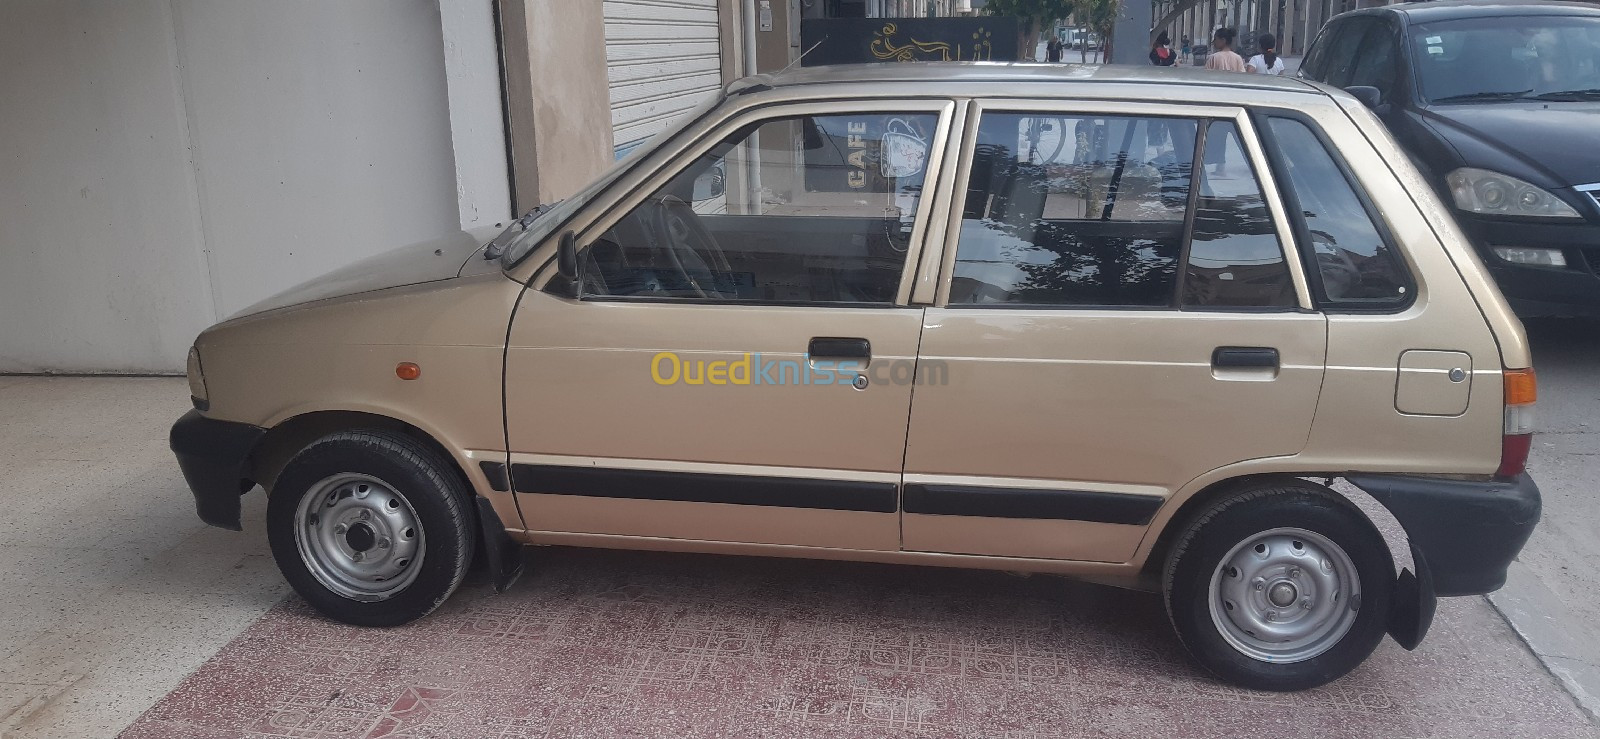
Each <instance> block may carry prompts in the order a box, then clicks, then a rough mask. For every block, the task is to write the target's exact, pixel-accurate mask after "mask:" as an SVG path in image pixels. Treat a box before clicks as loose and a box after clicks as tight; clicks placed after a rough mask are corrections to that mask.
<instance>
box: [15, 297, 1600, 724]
mask: <svg viewBox="0 0 1600 739" xmlns="http://www.w3.org/2000/svg"><path fill="white" fill-rule="evenodd" d="M1596 328H1597V327H1596V325H1595V324H1567V323H1555V324H1535V325H1534V326H1533V327H1532V332H1533V335H1534V340H1535V348H1536V358H1537V362H1538V366H1539V371H1540V375H1541V392H1542V395H1543V398H1542V402H1541V413H1543V423H1542V424H1541V425H1542V426H1543V427H1544V428H1546V429H1548V430H1550V431H1552V433H1547V434H1545V435H1544V436H1542V437H1541V438H1540V441H1539V444H1538V447H1537V449H1536V452H1535V458H1534V463H1533V469H1534V471H1535V474H1536V475H1537V476H1538V479H1540V481H1541V483H1542V487H1543V488H1544V491H1545V496H1546V497H1545V500H1546V514H1545V521H1544V523H1543V524H1542V525H1541V527H1540V529H1539V531H1538V533H1537V534H1535V538H1534V540H1533V542H1531V543H1530V545H1529V547H1528V549H1527V551H1526V553H1525V556H1524V557H1523V561H1522V562H1521V563H1520V564H1519V565H1518V570H1517V571H1516V572H1514V574H1513V578H1512V582H1511V586H1510V587H1508V588H1507V589H1506V590H1505V591H1502V593H1500V594H1497V595H1496V596H1495V601H1496V604H1497V605H1499V606H1500V608H1502V609H1503V610H1505V611H1506V612H1507V613H1508V614H1510V615H1511V617H1512V619H1513V623H1514V624H1515V626H1516V629H1517V630H1516V631H1515V632H1514V631H1513V630H1512V629H1511V628H1508V627H1507V625H1506V623H1505V621H1504V620H1503V619H1502V618H1501V616H1500V614H1499V613H1497V612H1496V611H1495V610H1494V608H1492V607H1491V606H1490V605H1489V603H1488V602H1486V601H1485V600H1484V599H1481V598H1467V599H1452V600H1447V601H1445V602H1443V603H1442V604H1441V612H1440V618H1439V621H1438V622H1437V624H1436V626H1435V629H1434V632H1433V634H1432V635H1431V636H1430V637H1429V639H1428V641H1427V642H1426V643H1425V644H1424V646H1423V647H1422V649H1421V650H1419V651H1418V652H1415V653H1407V652H1405V651H1403V650H1400V649H1399V648H1397V647H1395V646H1394V645H1393V644H1392V643H1386V644H1385V645H1384V646H1383V647H1382V648H1381V649H1380V650H1379V652H1378V654H1376V655H1375V656H1374V657H1373V659H1372V660H1371V661H1370V662H1369V663H1368V664H1367V665H1366V666H1364V667H1363V668H1362V669H1361V670H1360V671H1358V672H1357V673H1355V674H1354V675H1352V676H1350V677H1349V678H1347V679H1345V680H1341V681H1339V682H1337V683H1335V684H1333V685H1331V686H1329V687H1328V688H1327V689H1324V690H1319V691H1312V692H1309V693H1304V694H1299V695H1291V696H1282V695H1271V694H1256V693H1248V692H1242V691H1237V690H1233V689H1230V688H1227V687H1225V686H1222V685H1220V684H1218V683H1216V682H1214V681H1212V680H1210V679H1209V678H1206V677H1204V676H1202V675H1200V674H1197V673H1196V671H1195V669H1194V668H1193V667H1192V666H1191V665H1190V664H1189V663H1188V662H1187V661H1186V660H1185V659H1184V658H1183V656H1182V654H1181V650H1180V649H1179V648H1178V647H1177V645H1176V643H1175V642H1174V641H1173V638H1172V636H1171V633H1170V629H1169V628H1168V626H1167V624H1166V622H1165V620H1164V617H1163V615H1162V613H1161V609H1160V604H1159V601H1158V600H1156V599H1155V598H1153V597H1150V596H1146V595H1140V594H1134V593H1125V592H1121V591H1116V590H1112V589H1107V588H1100V587H1095V586H1088V585H1075V584H1069V583H1064V582H1062V581H1060V580H1056V579H1053V578H1046V577H1035V578H1026V579H1024V578H1017V577H1012V576H1009V575H1004V574H999V573H983V572H960V571H945V570H934V569H919V568H899V567H884V566H873V565H857V564H847V563H813V562H797V561H783V560H758V559H736V558H718V557H702V556H693V555H659V554H629V553H606V552H585V551H577V550H541V551H540V552H537V553H534V555H533V557H534V559H533V560H532V563H531V567H532V572H531V574H530V575H529V576H528V577H527V578H525V579H524V581H523V582H522V583H520V584H519V585H518V586H517V587H516V588H515V589H514V590H513V592H511V593H509V594H507V595H503V596H492V595H489V594H488V593H487V588H486V587H485V586H483V585H482V584H471V585H469V586H468V587H467V588H465V590H464V591H463V593H462V594H461V595H459V596H458V597H457V598H455V599H454V600H452V601H451V602H450V603H449V604H447V606H446V607H445V609H443V610H442V611H441V612H440V613H439V614H437V615H435V616H434V617H431V618H429V619H427V620H425V621H423V622H422V623H420V624H417V625H414V626H412V627H407V628H402V629H393V630H386V631H380V630H361V629H351V628H347V627H343V626H338V625H335V624H332V623H329V622H327V621H324V620H322V619H320V618H318V617H316V616H315V615H312V614H309V613H307V612H306V611H305V609H304V607H303V606H302V605H301V604H300V603H299V601H298V600H297V599H295V598H292V597H290V598H288V599H286V600H285V599H284V598H283V596H284V594H285V593H286V589H285V587H284V586H283V584H282V580H281V578H280V577H279V575H278V574H277V572H276V570H275V569H274V567H273V566H272V563H271V560H270V557H269V556H267V554H266V547H265V542H264V540H263V539H262V537H261V532H260V527H259V526H252V527H250V530H248V531H247V532H245V533H243V534H238V533H233V532H227V531H221V530H217V529H211V528H208V527H205V526H204V525H202V524H200V523H199V522H198V521H197V520H195V519H194V518H193V513H192V509H191V501H190V499H189V497H188V493H187V491H186V490H185V489H184V487H183V484H182V481H181V479H180V476H179V474H178V471H177V469H176V467H175V466H174V465H173V463H172V461H171V457H170V454H169V453H168V452H167V450H166V445H165V437H166V429H167V426H168V425H169V424H170V422H171V420H172V419H173V418H174V417H175V416H176V415H177V414H178V413H180V412H181V411H182V410H183V408H184V407H185V405H186V403H187V398H186V394H187V393H186V390H185V387H184V384H183V382H182V380H179V379H82V378H16V377H0V510H4V511H6V512H7V515H5V516H4V517H3V518H0V587H3V588H4V592H5V594H6V596H7V597H5V598H4V599H3V600H0V624H3V625H4V628H3V629H0V736H5V737H12V736H15V737H45V736H63V737H82V736H109V735H112V734H114V733H116V732H117V731H118V730H119V729H121V728H123V727H127V726H129V724H130V723H133V722H135V719H138V721H137V722H136V723H133V725H132V727H131V728H129V729H128V736H132V737H146V736H161V737H169V736H170V737H179V736H207V737H210V736H240V735H252V736H281V737H333V736H369V735H370V736H378V735H409V736H449V735H463V734H465V735H480V734H481V735H490V736H493V735H504V736H547V735H548V736H566V735H582V734H589V735H597V736H599V735H628V734H635V735H641V734H647V735H653V734H662V733H668V732H671V733H677V734H681V735H683V736H714V735H719V734H725V735H739V736H746V735H756V734H766V735H773V736H824V735H826V736H850V735H856V736H881V735H885V734H899V735H927V736H948V735H955V734H969V735H985V736H1004V737H1017V738H1019V739H1020V738H1022V737H1048V736H1077V735H1093V734H1095V733H1096V732H1099V733H1103V734H1122V733H1132V732H1138V733H1141V734H1148V733H1166V734H1172V735H1179V736H1209V735H1238V734H1244V733H1256V734H1271V733H1278V734H1281V733H1291V732H1292V733H1317V734H1347V735H1353V736H1359V735H1374V734H1379V735H1385V736H1461V735H1489V734H1496V735H1528V734H1539V735H1551V736H1578V735H1585V736H1587V735H1592V734H1591V732H1592V730H1593V729H1592V725H1591V724H1590V723H1588V721H1587V719H1586V717H1585V716H1584V715H1583V714H1582V713H1581V712H1580V711H1579V709H1578V708H1577V707H1576V706H1575V704H1574V703H1573V701H1572V700H1571V699H1570V698H1569V697H1568V696H1567V695H1566V694H1565V693H1564V692H1563V691H1561V690H1560V688H1559V687H1558V685H1557V682H1556V679H1554V678H1552V676H1551V674H1550V673H1549V672H1548V671H1546V669H1545V668H1544V667H1542V666H1541V664H1540V661H1539V660H1540V659H1542V660H1543V661H1544V662H1545V663H1546V664H1548V665H1549V667H1550V668H1551V669H1552V670H1554V671H1555V672H1556V674H1557V675H1558V676H1560V677H1561V678H1562V679H1564V680H1565V681H1566V682H1567V684H1568V686H1569V687H1570V689H1572V690H1575V691H1579V692H1582V691H1584V690H1586V687H1585V686H1586V685H1588V686H1593V685H1594V683H1592V682H1589V683H1586V682H1585V680H1591V679H1593V678H1594V676H1595V673H1596V672H1600V670H1596V668H1595V666H1596V665H1600V655H1597V654H1596V653H1595V650H1597V649H1600V646H1596V645H1600V638H1597V637H1600V633H1597V632H1600V627H1597V624H1600V588H1597V586H1600V575H1596V574H1595V570H1594V568H1590V567H1586V566H1584V564H1583V563H1584V562H1587V561H1593V557H1594V555H1597V554H1600V537H1596V531H1597V518H1600V516H1597V513H1596V511H1600V503H1597V502H1596V501H1595V499H1594V497H1593V495H1594V493H1593V488H1594V486H1595V480H1596V479H1600V445H1597V444H1596V441H1597V440H1600V439H1597V438H1596V436H1595V433H1596V431H1595V429H1592V428H1591V426H1590V425H1600V370H1597V368H1600V331H1597V330H1596ZM1586 424H1589V425H1586ZM245 516H246V520H247V521H259V520H260V519H261V516H262V500H261V496H260V495H259V494H255V495H251V496H248V497H247V498H246V511H245ZM275 604H276V605H275ZM263 616H264V617H263ZM1519 633H1520V636H1521V637H1523V638H1526V639H1527V641H1528V642H1529V643H1531V644H1532V645H1533V647H1534V649H1535V650H1536V651H1537V652H1539V655H1538V657H1537V658H1536V657H1535V655H1533V654H1530V653H1529V651H1528V650H1527V649H1526V648H1525V647H1524V645H1523V643H1522V638H1519ZM236 636H237V637H239V638H238V639H237V640H235V639H234V637H236ZM219 650H220V651H219ZM208 660H209V661H208ZM197 669H198V671H196V670H197ZM185 676H188V677H187V678H186V677H185ZM174 689H176V691H175V692H171V693H170V695H169V691H174ZM1588 689H1589V690H1592V691H1593V692H1592V693H1590V694H1592V695H1600V690H1593V688H1592V687H1591V688H1588ZM163 696H166V697H165V698H163ZM152 706H154V707H153V708H152ZM146 709H149V711H148V713H146ZM142 713H143V714H144V715H143V717H142V718H140V715H141V714H142Z"/></svg>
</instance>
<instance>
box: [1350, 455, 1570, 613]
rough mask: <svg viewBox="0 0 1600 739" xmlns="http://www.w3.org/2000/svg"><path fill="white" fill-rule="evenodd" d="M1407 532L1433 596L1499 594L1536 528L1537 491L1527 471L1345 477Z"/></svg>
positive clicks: (1537, 514) (1538, 500)
mask: <svg viewBox="0 0 1600 739" xmlns="http://www.w3.org/2000/svg"><path fill="white" fill-rule="evenodd" d="M1345 479H1346V480H1348V481H1349V482H1350V484H1352V485H1355V486H1356V487H1358V488H1361V489H1362V490H1365V491H1367V493H1368V494H1370V495H1371V496H1372V497H1373V498H1376V499H1377V500H1378V502H1380V503H1382V504H1383V505H1384V507H1386V508H1388V509H1389V511H1390V512H1391V513H1393V514H1394V517H1395V518H1396V519H1397V520H1399V521H1400V525H1401V526H1403V527H1405V530H1406V536H1407V537H1409V538H1410V539H1411V545H1412V548H1413V552H1416V553H1420V554H1421V555H1422V557H1423V558H1425V559H1426V562H1425V563H1423V562H1419V563H1418V565H1419V570H1420V569H1421V568H1422V567H1426V568H1427V572H1428V574H1429V575H1430V576H1431V580H1432V585H1433V592H1434V594H1436V595H1441V596H1447V595H1479V594H1483V593H1489V592H1493V591H1495V590H1499V589H1500V586H1501V585H1504V584H1505V582H1506V568H1507V567H1509V566H1510V565H1511V561H1512V560H1514V559H1516V557H1517V553H1518V552H1520V551H1522V545H1523V544H1526V543H1527V542H1528V537H1529V536H1531V535H1533V529H1534V526H1536V525H1537V524H1538V523H1539V512H1540V509H1541V502H1540V499H1539V487H1538V486H1537V485H1535V484H1534V483H1533V478H1531V477H1529V476H1528V475H1527V474H1522V475H1518V476H1517V477H1516V478H1515V479H1512V480H1494V481H1488V482H1478V481H1468V480H1445V479H1438V478H1431V477H1409V476H1405V475H1364V474H1350V475H1346V476H1345Z"/></svg>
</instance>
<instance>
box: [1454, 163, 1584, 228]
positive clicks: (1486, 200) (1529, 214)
mask: <svg viewBox="0 0 1600 739" xmlns="http://www.w3.org/2000/svg"><path fill="white" fill-rule="evenodd" d="M1445 182H1446V183H1448V184H1449V185H1450V196H1451V197H1452V198H1454V199H1455V201H1456V207H1457V208H1460V209H1462V210H1464V211H1466V212H1468V213H1479V214H1482V215H1488V216H1516V217H1521V218H1581V217H1582V216H1580V215H1578V211H1576V210H1573V208H1572V206H1570V205H1567V204H1566V202H1565V201H1563V200H1562V199H1561V198H1558V197H1556V196H1554V195H1552V194H1550V191H1548V190H1545V189H1543V188H1541V187H1537V186H1535V185H1531V184H1529V183H1527V182H1524V181H1522V180H1519V179H1517V178H1515V177H1512V176H1511V175H1507V174H1501V173H1499V172H1491V171H1489V170H1487V169H1477V168H1475V167H1462V168H1461V169H1458V170H1456V171H1454V172H1451V173H1450V174H1449V175H1447V176H1446V177H1445Z"/></svg>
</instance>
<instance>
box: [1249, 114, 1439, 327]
mask: <svg viewBox="0 0 1600 739" xmlns="http://www.w3.org/2000/svg"><path fill="white" fill-rule="evenodd" d="M1270 125H1271V127H1272V136H1273V138H1274V139H1275V140H1276V143H1277V149H1278V153H1279V156H1280V157H1281V158H1282V160H1283V164H1284V169H1285V170H1286V171H1287V174H1288V180H1289V182H1288V185H1289V187H1291V188H1293V189H1294V194H1295V198H1296V199H1298V200H1299V203H1300V210H1301V212H1302V214H1303V215H1304V217H1305V221H1306V228H1307V230H1308V231H1310V235H1311V242H1312V243H1311V247H1312V249H1313V250H1314V251H1315V253H1316V259H1317V271H1318V272H1319V273H1320V275H1321V281H1322V290H1323V293H1324V294H1325V295H1326V297H1327V299H1328V301H1329V302H1330V303H1332V304H1334V305H1343V306H1347V307H1363V306H1364V307H1386V306H1389V305H1394V304H1397V303H1400V302H1403V301H1404V300H1405V299H1406V298H1407V295H1406V283H1407V279H1406V273H1405V272H1404V271H1403V268H1402V267H1401V266H1400V263H1399V261H1398V260H1397V259H1396V257H1395V254H1394V253H1393V252H1392V251H1391V250H1390V249H1389V246H1388V245H1387V244H1385V243H1384V241H1383V237H1382V236H1381V235H1380V232H1379V230H1378V227H1377V226H1376V225H1374V224H1373V222H1372V217H1371V216H1370V215H1369V214H1368V212H1367V210H1366V208H1364V207H1363V206H1362V204H1361V200H1360V198H1359V197H1358V196H1357V195H1356V192H1355V190H1353V189H1352V188H1351V183H1350V181H1349V180H1348V179H1346V178H1345V176H1344V172H1342V171H1341V170H1340V169H1339V166H1338V164H1337V163H1335V162H1334V160H1333V157H1332V156H1331V155H1330V154H1329V153H1328V150H1327V149H1326V148H1324V147H1323V145H1322V142H1321V141H1320V140H1319V139H1318V138H1317V136H1316V134H1315V133H1313V132H1312V131H1311V129H1310V128H1308V127H1307V126H1306V124H1304V123H1302V122H1300V121H1298V120H1294V119H1290V118H1272V119H1271V124H1270Z"/></svg>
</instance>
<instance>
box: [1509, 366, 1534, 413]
mask: <svg viewBox="0 0 1600 739" xmlns="http://www.w3.org/2000/svg"><path fill="white" fill-rule="evenodd" d="M1505 378H1506V405H1529V404H1531V403H1533V402H1534V401H1535V400H1537V399H1538V397H1539V390H1538V388H1539V384H1538V382H1536V381H1535V380H1534V378H1533V368H1531V367H1530V368H1528V369H1520V370H1506V371H1505Z"/></svg>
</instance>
